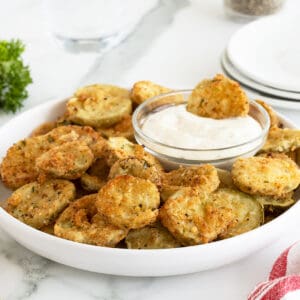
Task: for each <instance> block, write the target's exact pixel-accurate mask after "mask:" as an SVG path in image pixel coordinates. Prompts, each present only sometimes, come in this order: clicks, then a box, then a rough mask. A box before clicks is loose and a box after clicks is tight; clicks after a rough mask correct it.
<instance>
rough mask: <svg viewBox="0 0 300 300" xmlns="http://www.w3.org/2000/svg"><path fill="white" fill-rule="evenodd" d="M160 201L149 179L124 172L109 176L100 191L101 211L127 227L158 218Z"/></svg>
mask: <svg viewBox="0 0 300 300" xmlns="http://www.w3.org/2000/svg"><path fill="white" fill-rule="evenodd" d="M159 204H160V199H159V192H158V189H157V187H156V185H155V184H154V183H152V182H151V181H149V180H145V179H141V178H136V177H133V176H130V175H121V176H117V177H116V178H114V179H112V180H110V181H109V182H108V183H107V184H106V185H105V186H103V187H102V189H101V190H100V191H99V193H98V198H97V202H96V206H97V209H98V211H99V213H101V214H102V215H104V216H105V217H106V218H107V220H108V221H109V222H110V223H112V224H114V225H116V226H118V227H125V228H127V229H136V228H141V227H144V226H146V225H148V224H151V223H153V222H155V220H156V218H157V215H158V207H159Z"/></svg>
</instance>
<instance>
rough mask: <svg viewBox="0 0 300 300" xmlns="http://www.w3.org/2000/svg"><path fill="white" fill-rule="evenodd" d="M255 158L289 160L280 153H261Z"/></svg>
mask: <svg viewBox="0 0 300 300" xmlns="http://www.w3.org/2000/svg"><path fill="white" fill-rule="evenodd" d="M256 156H258V157H266V158H278V159H291V158H290V157H289V156H288V155H287V154H286V153H281V152H263V153H259V154H257V155H256Z"/></svg>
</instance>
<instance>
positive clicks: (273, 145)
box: [261, 128, 300, 152]
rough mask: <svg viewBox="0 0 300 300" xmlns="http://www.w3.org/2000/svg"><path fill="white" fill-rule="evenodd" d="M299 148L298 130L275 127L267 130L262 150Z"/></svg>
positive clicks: (299, 131)
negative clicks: (267, 133)
mask: <svg viewBox="0 0 300 300" xmlns="http://www.w3.org/2000/svg"><path fill="white" fill-rule="evenodd" d="M298 148H300V130H299V129H290V128H284V129H281V128H276V129H272V130H270V131H269V135H268V138H267V141H266V143H265V144H264V146H263V147H262V149H261V151H262V152H289V151H294V150H296V149H298Z"/></svg>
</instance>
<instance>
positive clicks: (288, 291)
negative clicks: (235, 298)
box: [248, 242, 300, 300]
mask: <svg viewBox="0 0 300 300" xmlns="http://www.w3.org/2000/svg"><path fill="white" fill-rule="evenodd" d="M296 299H297V300H299V299H300V242H297V243H295V244H293V245H292V246H290V247H289V248H287V249H286V250H285V251H284V252H282V253H281V255H280V256H279V257H278V258H277V260H276V261H275V263H274V265H273V268H272V270H271V272H270V275H269V280H268V281H265V282H262V283H260V284H258V285H257V286H256V287H255V289H254V290H253V291H252V292H251V293H250V295H249V296H248V300H296Z"/></svg>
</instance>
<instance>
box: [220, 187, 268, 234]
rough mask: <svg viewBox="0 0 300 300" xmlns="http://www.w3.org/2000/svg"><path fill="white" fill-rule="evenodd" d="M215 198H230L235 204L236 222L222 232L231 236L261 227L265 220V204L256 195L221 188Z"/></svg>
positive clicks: (233, 204)
mask: <svg viewBox="0 0 300 300" xmlns="http://www.w3.org/2000/svg"><path fill="white" fill-rule="evenodd" d="M214 197H215V198H219V199H228V200H229V201H230V202H231V204H232V206H233V213H234V214H235V220H236V224H235V225H233V226H231V227H229V228H228V230H227V231H225V232H224V233H222V234H221V237H222V238H229V237H233V236H236V235H239V234H242V233H244V232H247V231H250V230H252V229H254V228H257V227H259V226H260V225H261V224H263V222H264V209H263V206H262V205H261V204H260V203H259V201H257V200H256V199H255V197H253V196H250V195H247V194H245V193H243V192H240V191H237V190H233V189H227V188H224V189H219V190H218V191H216V192H215V193H214Z"/></svg>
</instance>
